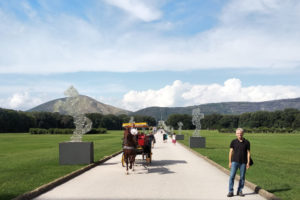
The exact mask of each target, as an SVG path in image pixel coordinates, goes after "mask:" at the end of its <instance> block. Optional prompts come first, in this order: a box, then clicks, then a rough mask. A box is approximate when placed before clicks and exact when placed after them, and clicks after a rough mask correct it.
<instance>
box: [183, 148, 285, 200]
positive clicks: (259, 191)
mask: <svg viewBox="0 0 300 200" xmlns="http://www.w3.org/2000/svg"><path fill="white" fill-rule="evenodd" d="M178 144H180V145H181V146H182V147H184V148H185V149H187V150H188V151H190V152H192V153H193V154H194V155H196V156H198V157H200V158H203V159H204V160H206V161H207V162H208V163H210V164H211V165H213V166H215V167H216V168H218V169H219V170H221V171H222V172H224V173H225V174H227V175H230V171H229V170H228V169H226V168H224V167H223V166H221V165H219V164H218V163H216V162H215V161H213V160H211V159H209V158H208V157H207V156H204V155H202V154H201V153H199V152H197V151H195V150H194V149H191V148H189V147H188V146H186V145H184V144H182V143H180V142H178ZM235 179H236V180H237V181H239V180H240V176H239V175H236V176H235ZM245 185H246V186H248V187H249V188H250V189H252V190H254V192H255V193H257V194H259V195H261V196H263V197H265V198H266V199H268V200H281V199H280V198H279V197H277V196H275V195H274V194H273V193H270V192H268V191H267V190H265V189H263V188H261V187H259V186H258V185H255V184H254V183H252V182H250V181H248V180H245Z"/></svg>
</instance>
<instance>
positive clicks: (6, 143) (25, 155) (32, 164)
mask: <svg viewBox="0 0 300 200" xmlns="http://www.w3.org/2000/svg"><path fill="white" fill-rule="evenodd" d="M70 136H71V135H30V134H21V133H19V134H12V133H9V134H0V199H1V200H2V199H11V198H13V197H16V196H18V195H20V194H22V193H24V192H27V191H31V190H33V189H35V188H37V187H39V186H41V185H43V184H46V183H48V182H50V181H52V180H55V179H57V178H59V177H61V176H63V175H66V174H68V173H70V172H72V171H74V170H77V169H79V168H81V167H83V165H59V164H58V159H59V156H58V153H59V149H58V144H59V143H60V142H64V141H69V140H70ZM121 137H122V131H108V133H107V134H100V135H84V136H83V141H93V142H94V160H95V161H97V160H100V159H101V158H103V157H104V156H107V155H111V154H112V153H115V152H117V151H119V150H121Z"/></svg>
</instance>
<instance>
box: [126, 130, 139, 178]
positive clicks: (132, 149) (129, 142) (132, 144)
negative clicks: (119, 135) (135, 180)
mask: <svg viewBox="0 0 300 200" xmlns="http://www.w3.org/2000/svg"><path fill="white" fill-rule="evenodd" d="M136 146H137V143H136V139H135V136H134V135H132V134H131V133H130V128H128V127H126V128H125V130H124V143H123V154H124V160H125V162H126V174H127V175H128V174H129V172H128V164H129V163H130V166H129V169H132V171H134V162H135V156H136Z"/></svg>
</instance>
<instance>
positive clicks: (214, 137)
mask: <svg viewBox="0 0 300 200" xmlns="http://www.w3.org/2000/svg"><path fill="white" fill-rule="evenodd" d="M191 134H192V131H185V135H186V136H185V140H184V141H182V143H183V144H185V145H187V146H189V136H190V135H191ZM201 136H203V137H206V148H205V149H198V148H195V149H194V150H196V151H197V152H199V153H201V154H202V155H205V156H207V157H208V158H210V159H211V160H213V161H215V162H216V163H218V164H220V165H222V166H223V167H225V168H227V169H229V168H228V153H229V145H230V142H231V140H233V139H235V138H236V137H235V134H224V133H218V131H205V130H203V131H201ZM245 138H246V139H248V140H249V141H250V142H251V157H252V158H253V160H254V165H253V166H252V167H251V168H250V169H249V170H247V174H246V179H247V180H249V181H251V182H253V183H255V184H256V185H259V186H260V187H262V188H264V189H265V190H267V191H269V192H272V193H273V194H275V195H276V196H278V197H280V198H282V199H285V200H286V199H294V200H297V199H300V134H245Z"/></svg>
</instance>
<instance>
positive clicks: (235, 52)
mask: <svg viewBox="0 0 300 200" xmlns="http://www.w3.org/2000/svg"><path fill="white" fill-rule="evenodd" d="M106 2H107V3H109V4H112V5H114V6H117V7H119V8H121V9H123V10H126V11H127V12H128V13H131V15H134V16H135V17H137V18H139V19H141V20H143V21H145V22H148V21H152V20H155V19H159V22H157V24H151V23H150V24H149V27H155V25H157V28H154V29H153V30H152V29H150V28H148V29H147V28H145V29H142V28H141V27H140V26H139V25H141V24H138V26H136V25H137V24H132V25H131V26H124V25H123V24H122V21H121V22H118V23H116V24H114V26H113V28H111V27H102V26H97V25H95V24H93V23H91V22H90V21H86V20H84V19H80V18H78V17H75V16H67V15H66V14H58V15H55V16H47V18H46V19H39V18H38V16H37V14H36V13H35V12H34V10H33V9H32V8H31V7H28V5H26V4H24V5H23V6H24V7H25V9H27V13H28V15H29V16H31V18H33V19H32V21H31V22H30V23H26V22H24V21H21V20H20V19H17V18H16V17H15V16H13V15H11V14H10V13H7V12H4V11H2V10H1V8H0V18H1V20H0V44H1V45H0V73H63V72H77V71H113V72H128V71H158V70H189V69H208V68H228V67H230V68H244V67H249V68H268V69H270V68H271V69H272V68H278V69H283V70H285V69H286V68H290V69H293V68H297V67H298V68H299V67H300V61H299V60H300V54H299V52H300V38H299V35H300V1H298V0H289V1H279V0H272V1H271V0H243V1H240V0H231V1H229V3H228V5H227V6H225V7H224V9H223V11H222V13H221V14H220V16H219V23H218V24H217V25H216V26H215V27H214V28H212V29H210V30H207V31H205V32H199V33H198V34H197V35H189V36H173V37H171V36H166V34H165V32H164V30H162V28H159V27H160V26H163V27H165V28H166V29H172V27H173V26H175V24H171V23H170V24H169V22H168V21H165V19H164V18H163V14H162V13H161V11H160V10H159V9H158V8H157V7H158V6H154V4H153V5H152V4H150V3H149V2H150V1H138V0H107V1H106ZM151 2H152V1H151ZM116 14H117V13H116ZM103 20H109V19H108V18H107V19H103ZM164 24H165V25H164ZM168 24H169V25H168ZM142 25H143V26H147V23H144V24H142ZM162 32H163V33H162Z"/></svg>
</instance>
